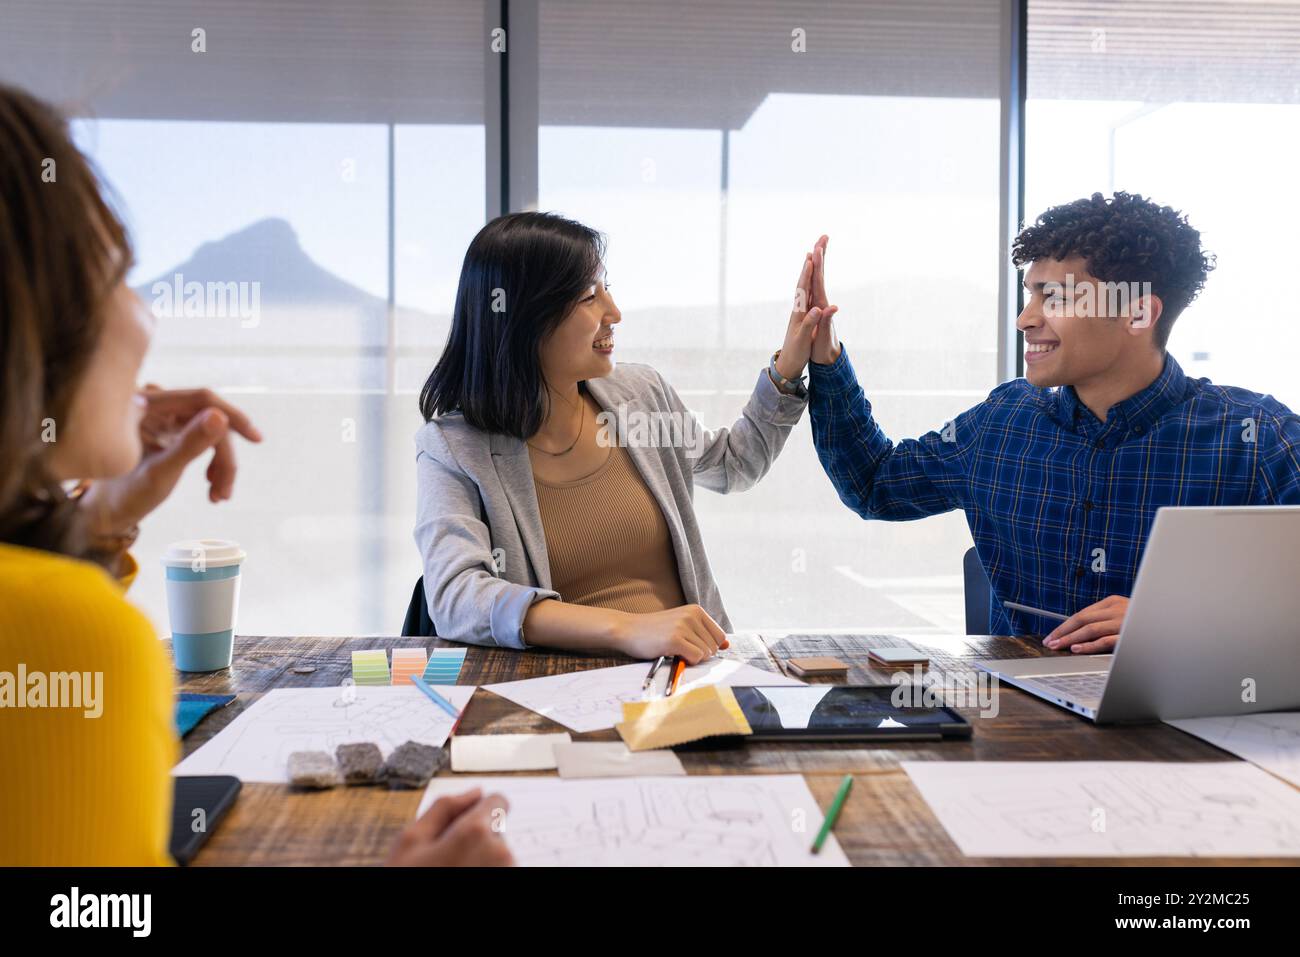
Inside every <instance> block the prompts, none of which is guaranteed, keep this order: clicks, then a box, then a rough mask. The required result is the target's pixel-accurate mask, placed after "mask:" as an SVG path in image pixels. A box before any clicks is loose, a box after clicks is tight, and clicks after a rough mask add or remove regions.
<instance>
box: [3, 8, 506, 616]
mask: <svg viewBox="0 0 1300 957" xmlns="http://www.w3.org/2000/svg"><path fill="white" fill-rule="evenodd" d="M5 7H6V9H5V25H4V32H3V34H2V35H0V63H2V64H3V67H0V70H2V71H3V76H4V79H6V80H7V81H10V82H17V83H19V84H21V85H24V86H26V87H28V88H30V89H33V90H34V91H36V92H37V93H39V94H41V95H43V96H45V97H46V98H49V99H52V100H55V101H58V102H60V103H62V104H65V105H67V106H69V107H70V108H71V109H72V111H73V112H74V113H75V114H76V115H77V116H78V117H79V118H78V119H77V120H76V121H75V123H74V133H75V135H76V137H77V139H78V141H79V142H80V144H81V145H82V147H83V148H84V149H85V150H86V151H87V152H88V153H89V154H90V155H91V156H92V157H93V158H94V159H95V160H96V162H97V163H98V165H99V166H100V168H101V170H102V172H103V173H104V175H105V177H106V179H107V180H108V182H109V183H110V184H111V186H112V187H113V188H114V190H115V191H116V193H117V195H118V197H119V198H120V200H121V205H122V208H123V211H124V213H125V215H126V218H127V219H128V221H129V224H130V226H131V227H132V229H131V231H132V234H133V237H134V239H135V244H136V253H137V262H136V265H135V268H134V269H133V270H132V272H131V275H130V277H129V281H130V283H131V284H132V285H133V286H134V287H135V288H136V289H137V291H138V292H139V294H140V296H141V297H142V298H143V300H144V301H145V303H146V304H148V305H150V306H151V307H153V308H154V311H155V314H156V315H157V316H158V319H157V327H156V334H155V341H154V348H153V351H152V353H151V356H150V358H149V360H148V363H147V365H146V368H145V370H144V376H145V378H146V380H148V381H154V382H158V383H160V384H162V385H166V386H191V385H209V386H211V387H213V388H216V389H219V390H220V391H222V392H223V393H225V394H226V395H228V396H229V397H230V398H231V399H232V400H234V401H235V402H237V403H238V404H239V405H241V406H242V407H244V408H245V409H246V410H247V411H248V412H249V414H250V415H251V416H252V417H253V419H254V421H255V422H256V423H257V424H258V425H259V426H260V427H261V428H262V430H263V431H264V432H265V434H266V437H267V440H266V442H265V443H264V444H263V445H261V446H259V447H250V446H248V445H246V444H241V446H240V448H239V454H240V477H239V480H238V482H237V485H236V492H235V498H234V500H233V501H231V502H229V503H225V504H222V505H220V506H216V507H213V506H211V505H209V504H207V501H206V495H205V488H204V481H203V477H202V470H201V469H195V470H191V473H190V474H189V475H187V477H186V479H185V480H184V482H183V484H182V486H181V488H180V489H179V490H178V491H177V493H176V494H175V495H173V496H172V498H171V499H170V500H169V501H168V502H167V503H166V504H165V505H164V506H163V507H162V508H161V509H159V511H158V512H157V513H156V514H155V515H153V516H151V517H150V520H149V521H148V522H147V523H145V525H144V531H143V535H142V537H141V540H140V543H139V545H138V546H137V550H136V551H137V555H138V556H139V557H141V558H142V559H143V560H144V562H145V563H146V565H145V569H144V572H143V573H142V574H141V575H140V577H139V579H138V581H137V583H136V585H135V586H134V587H133V589H132V598H133V599H134V600H136V601H137V602H138V603H139V604H141V605H142V606H143V607H144V608H145V610H146V611H147V612H149V614H150V616H151V617H152V619H153V620H154V622H155V624H156V625H157V626H158V627H159V629H160V630H165V629H166V626H167V617H166V604H165V597H164V594H163V580H162V576H161V574H155V573H154V570H156V569H154V566H153V562H152V558H156V556H158V555H159V554H161V551H162V549H163V547H164V546H165V545H166V544H167V543H168V542H169V541H171V540H175V539H180V538H195V537H219V538H233V539H236V540H238V541H239V542H240V543H241V544H243V545H244V546H245V548H246V549H247V551H248V553H249V561H248V565H247V571H246V575H245V578H244V586H243V591H242V602H241V609H240V622H239V627H240V630H241V631H242V632H244V633H246V634H313V633H318V634H330V633H334V634H340V633H342V634H360V633H366V632H380V633H393V632H395V631H396V630H397V628H398V626H399V625H400V623H401V619H402V614H403V612H404V610H405V606H406V602H407V600H408V598H409V597H410V590H411V586H412V585H413V584H414V582H415V579H416V577H417V576H418V575H419V572H420V567H421V566H420V561H419V556H418V554H417V552H416V550H415V546H414V544H413V541H412V536H411V529H412V526H413V523H414V509H415V504H414V503H415V467H414V444H413V442H412V437H413V436H414V433H415V431H416V429H417V427H418V426H419V424H420V416H419V412H418V410H417V408H416V393H417V392H418V390H419V386H420V383H421V381H422V380H423V377H424V375H426V374H427V373H428V370H429V369H430V368H431V367H432V364H433V362H434V360H435V358H436V356H437V354H438V352H439V351H440V349H441V346H442V342H443V340H444V338H445V336H446V331H447V326H448V317H449V315H450V312H451V307H452V302H453V299H454V291H455V283H456V278H457V275H458V273H459V268H460V260H461V257H462V256H463V254H464V249H465V247H466V245H467V244H468V243H469V240H470V238H471V237H472V236H473V234H474V233H475V232H476V231H477V230H478V229H479V227H480V226H481V225H482V223H483V218H484V196H485V189H484V169H485V155H484V92H483V88H484V76H485V72H486V67H485V63H484V59H485V56H486V53H485V50H486V43H485V39H484V38H485V36H486V30H485V14H484V7H483V4H481V3H474V2H466V0H446V2H421V3H409V2H382V3H365V4H360V3H354V2H344V0H329V2H317V3H314V4H310V5H302V4H297V3H287V2H266V3H261V4H256V5H251V4H247V3H235V2H212V0H204V2H201V3H200V2H170V3H167V4H149V5H143V4H139V3H128V2H120V3H119V2H70V0H41V2H38V3H30V4H29V3H16V4H15V3H6V5H5ZM195 30H201V31H202V33H201V35H196V34H195V32H194V31H195ZM200 47H201V48H202V49H200ZM191 283H197V284H199V285H200V287H201V288H202V289H204V290H205V291H206V290H209V289H214V288H215V289H225V288H234V289H236V290H238V292H239V293H240V295H241V298H240V300H239V302H240V309H239V310H237V311H235V312H234V314H231V312H232V311H231V310H230V309H214V308H210V307H208V305H207V303H208V300H207V298H206V296H205V299H204V305H205V307H204V308H203V309H198V310H187V309H186V308H184V306H183V305H182V303H181V299H182V298H184V297H185V295H186V293H185V291H186V290H187V289H188V288H190V287H189V284H191ZM227 284H234V285H233V287H228V286H227ZM178 289H179V290H180V291H181V293H182V296H181V297H177V296H176V295H175V292H176V290H178ZM232 301H233V300H232Z"/></svg>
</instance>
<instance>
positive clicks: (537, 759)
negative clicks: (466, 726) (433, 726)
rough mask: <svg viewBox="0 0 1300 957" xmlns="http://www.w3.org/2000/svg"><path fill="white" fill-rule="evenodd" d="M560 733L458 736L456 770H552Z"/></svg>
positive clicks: (454, 738) (454, 745) (453, 754)
mask: <svg viewBox="0 0 1300 957" xmlns="http://www.w3.org/2000/svg"><path fill="white" fill-rule="evenodd" d="M571 740H572V738H570V737H569V735H568V733H567V732H561V733H559V734H457V735H453V736H452V739H451V769H452V770H453V771H551V770H554V769H555V745H556V744H557V743H560V742H563V743H566V744H567V743H568V742H570V741H571Z"/></svg>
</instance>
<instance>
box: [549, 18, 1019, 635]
mask: <svg viewBox="0 0 1300 957" xmlns="http://www.w3.org/2000/svg"><path fill="white" fill-rule="evenodd" d="M665 8H666V9H665ZM646 9H647V7H646V5H645V4H641V3H636V2H631V0H615V2H605V3H601V4H598V5H597V4H591V3H584V2H578V0H542V2H541V9H540V14H541V23H540V57H539V60H540V74H541V77H540V103H539V113H540V122H541V130H540V137H539V182H538V194H539V203H538V205H539V206H540V208H542V209H549V210H555V211H558V212H563V213H565V214H568V215H571V216H574V217H576V218H578V219H580V220H582V221H584V222H586V223H588V224H589V225H591V226H594V227H596V228H598V229H600V230H602V231H603V232H605V233H606V234H607V235H608V238H609V256H608V269H609V275H610V278H611V280H612V282H613V290H612V292H613V295H614V298H615V300H616V301H617V302H618V304H619V307H620V309H621V310H622V313H623V322H622V324H621V326H620V327H619V329H618V343H619V345H618V358H619V359H620V360H621V361H636V362H647V363H650V364H652V365H654V366H655V367H656V368H658V369H659V371H660V372H662V373H663V375H664V376H665V377H666V378H667V379H668V381H669V382H671V383H672V384H673V385H674V386H675V387H676V388H677V390H678V391H679V392H680V393H681V394H682V395H683V397H684V398H685V399H686V401H687V403H688V404H689V405H691V406H692V407H693V408H694V409H695V410H696V411H697V412H698V413H699V414H700V415H701V417H702V418H703V419H704V421H705V422H706V423H708V424H710V425H722V424H729V423H730V422H731V421H732V420H734V418H735V417H736V416H737V415H738V414H739V413H740V410H741V407H742V406H743V404H744V402H745V399H746V397H747V396H748V395H749V393H750V391H751V390H752V389H753V386H754V383H755V381H756V379H757V376H758V373H759V371H760V370H761V369H762V368H763V367H764V366H765V365H766V363H767V361H768V358H769V357H770V356H771V354H772V352H773V350H775V349H776V348H777V347H779V346H780V344H781V340H782V338H783V336H784V332H785V325H786V321H787V319H788V317H789V312H790V301H791V298H792V296H793V291H794V283H795V279H796V277H797V275H798V271H799V267H800V264H801V262H802V257H803V253H804V251H805V250H807V249H809V248H810V247H811V246H812V243H813V242H814V241H815V240H816V238H817V236H818V235H819V234H821V233H823V232H825V233H828V234H829V235H830V237H831V246H830V253H829V255H828V260H827V270H828V277H829V292H830V294H831V298H832V299H833V300H834V301H836V302H837V303H838V304H839V305H840V306H841V312H840V314H839V316H838V324H839V328H840V332H841V336H842V338H843V340H844V342H845V345H846V347H847V348H848V350H849V351H850V354H851V355H852V357H853V361H854V364H855V366H856V368H857V371H858V375H859V378H860V379H861V380H862V383H863V386H864V388H865V389H866V391H867V394H868V397H869V398H870V399H871V400H872V401H873V403H874V408H875V412H876V415H877V416H878V418H879V420H880V421H881V423H882V425H883V426H884V428H885V429H886V431H887V432H888V433H889V434H891V435H893V436H897V437H900V438H901V437H905V436H914V435H919V434H921V433H923V432H925V431H928V430H930V429H934V428H939V427H941V426H942V424H943V422H944V421H945V420H946V419H948V418H950V417H952V416H953V415H954V414H956V413H957V412H960V411H961V410H963V409H966V408H968V407H970V406H971V405H974V404H976V403H977V402H979V401H980V400H981V399H982V398H983V397H984V396H985V395H987V393H988V391H989V390H990V389H991V388H992V387H993V386H994V385H995V384H996V381H997V358H996V345H997V343H996V336H997V299H998V283H997V279H998V210H999V205H998V203H999V195H1000V194H999V183H998V124H999V85H998V84H999V66H998V64H999V60H998V56H999V38H1000V27H999V19H998V18H999V15H1000V13H999V11H1000V5H999V4H998V3H997V2H996V0H993V2H964V3H935V2H931V3H918V2H897V3H873V4H869V5H867V4H864V5H860V6H856V5H849V6H844V5H839V6H835V7H829V8H828V7H827V6H826V5H825V4H822V3H815V2H783V3H779V4H776V3H772V4H754V3H752V2H739V0H728V2H712V3H708V4H690V3H671V4H662V5H656V10H657V11H658V12H657V13H656V15H654V16H646V15H645V10H646ZM801 37H802V39H803V41H804V42H805V44H806V50H807V52H797V47H798V46H799V43H800V39H801ZM696 507H697V509H698V512H699V514H700V519H701V522H702V524H703V527H704V538H705V544H706V547H707V548H708V551H709V558H710V561H711V562H712V564H713V567H714V571H715V573H716V575H717V577H718V580H719V586H720V588H721V591H722V595H723V600H724V601H725V602H726V604H727V607H728V610H729V612H730V614H731V617H732V621H733V623H734V624H735V625H736V626H737V627H738V628H754V627H764V626H771V627H791V628H793V627H849V626H855V627H867V628H873V629H879V630H882V631H890V632H894V633H907V632H919V631H947V632H964V631H965V628H964V619H963V618H962V610H961V609H962V600H961V595H962V588H961V556H962V552H963V551H964V550H965V549H966V548H967V547H969V545H970V536H969V533H968V531H967V528H966V524H965V519H964V517H963V516H962V515H961V514H960V513H953V514H948V515H944V516H939V517H935V518H932V519H928V520H925V521H921V522H912V523H906V524H891V523H883V522H863V521H862V520H861V519H859V518H858V517H857V516H855V515H854V514H853V513H852V512H850V511H849V510H848V509H846V508H845V507H844V506H843V505H842V504H841V503H840V502H839V500H838V498H837V497H836V495H835V492H834V490H833V488H832V487H831V484H830V481H829V480H828V479H827V478H826V477H825V475H824V473H823V472H822V469H821V466H820V464H819V463H818V461H817V457H816V454H815V452H814V450H813V446H812V438H811V433H810V429H809V427H808V423H807V419H806V418H805V420H804V421H803V422H802V423H801V424H800V425H799V427H798V428H796V430H795V432H794V434H793V435H792V436H791V437H790V440H789V443H788V444H787V446H786V449H785V451H784V452H783V454H782V456H781V458H780V459H779V460H778V462H777V463H776V466H775V468H774V469H773V471H772V472H771V473H770V474H769V475H768V476H767V478H765V479H764V481H763V482H762V483H760V484H759V485H758V486H757V487H756V488H755V489H753V490H751V491H748V492H745V493H743V494H738V495H735V496H729V497H726V498H724V497H721V496H717V495H714V494H713V493H710V492H707V491H700V492H698V494H697V496H696Z"/></svg>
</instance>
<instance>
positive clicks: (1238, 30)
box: [1025, 0, 1300, 408]
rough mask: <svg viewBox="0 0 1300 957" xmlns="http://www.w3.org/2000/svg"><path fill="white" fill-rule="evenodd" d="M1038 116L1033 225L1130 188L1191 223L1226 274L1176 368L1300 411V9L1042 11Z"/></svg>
mask: <svg viewBox="0 0 1300 957" xmlns="http://www.w3.org/2000/svg"><path fill="white" fill-rule="evenodd" d="M1135 7H1138V8H1140V10H1135V9H1134V8H1135ZM1027 115H1028V120H1027V130H1026V136H1027V142H1026V154H1027V162H1026V166H1027V173H1026V204H1025V215H1026V218H1029V219H1032V218H1033V217H1034V216H1036V215H1037V214H1038V213H1039V212H1041V211H1042V210H1043V209H1044V208H1046V207H1047V206H1051V205H1054V204H1057V203H1061V202H1067V201H1069V200H1072V199H1077V198H1078V197H1080V196H1086V195H1089V194H1091V193H1093V192H1102V193H1109V192H1112V191H1113V190H1117V189H1122V190H1127V191H1129V192H1135V193H1141V194H1143V195H1145V196H1149V197H1151V198H1152V199H1154V200H1156V201H1158V202H1160V203H1163V204H1166V205H1169V206H1173V207H1175V208H1177V209H1181V210H1182V211H1184V212H1185V213H1187V215H1188V217H1189V219H1190V221H1191V223H1192V225H1194V226H1196V227H1197V228H1198V229H1200V231H1201V234H1202V239H1203V241H1204V243H1205V245H1206V247H1207V248H1209V249H1210V250H1211V251H1213V252H1214V253H1216V254H1217V256H1218V267H1217V269H1216V270H1215V271H1214V272H1213V273H1211V275H1210V279H1209V282H1208V283H1207V284H1206V287H1205V292H1204V293H1203V294H1202V296H1201V298H1200V299H1198V300H1197V301H1196V302H1195V303H1193V304H1192V305H1191V306H1190V307H1189V308H1188V309H1187V311H1186V312H1185V313H1184V314H1183V315H1182V316H1181V317H1180V318H1179V319H1178V323H1177V325H1176V326H1175V327H1174V330H1173V334H1172V336H1171V338H1170V340H1169V351H1170V353H1171V354H1172V355H1173V356H1174V357H1175V358H1176V359H1177V360H1178V361H1179V363H1180V364H1181V365H1182V366H1183V368H1184V370H1186V372H1187V373H1188V374H1189V375H1194V376H1208V377H1210V378H1211V379H1213V380H1214V381H1215V382H1218V383H1221V384H1224V385H1236V386H1241V387H1243V388H1247V389H1251V390H1253V391H1257V392H1271V393H1273V394H1274V395H1275V396H1276V397H1277V398H1278V399H1280V400H1281V401H1282V402H1285V403H1286V404H1288V405H1289V406H1291V407H1292V408H1300V379H1297V377H1296V374H1295V361H1296V355H1297V352H1298V351H1300V305H1297V302H1300V300H1297V298H1296V297H1295V296H1294V295H1293V294H1292V293H1291V292H1290V283H1291V276H1292V275H1293V273H1294V271H1295V250H1296V241H1295V233H1296V226H1295V223H1296V222H1297V220H1298V219H1300V179H1297V176H1296V157H1297V156H1298V155H1300V3H1297V2H1294V0H1281V2H1278V0H1270V2H1255V3H1239V2H1216V3H1196V4H1188V3H1182V2H1173V0H1170V2H1159V0H1155V2H1145V3H1142V4H1132V3H1119V2H1097V0H1092V2H1088V0H1079V2H1060V0H1052V2H1045V0H1031V2H1030V4H1029V102H1028V104H1027Z"/></svg>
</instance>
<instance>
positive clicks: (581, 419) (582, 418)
mask: <svg viewBox="0 0 1300 957" xmlns="http://www.w3.org/2000/svg"><path fill="white" fill-rule="evenodd" d="M578 404H579V405H580V406H581V408H580V409H579V410H578V434H577V435H575V436H574V437H573V441H572V442H570V443H569V447H568V448H567V449H561V450H560V451H559V452H551V451H548V450H547V449H543V448H540V447H539V446H536V445H533V443H532V442H529V443H528V447H529V448H530V449H537V451H539V452H541V453H542V454H543V455H565V454H566V453H569V452H572V451H573V447H574V446H575V445H577V444H578V439H580V438H582V427H583V426H584V425H586V424H587V403H586V402H583V401H582V396H581V395H579V396H578Z"/></svg>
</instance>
